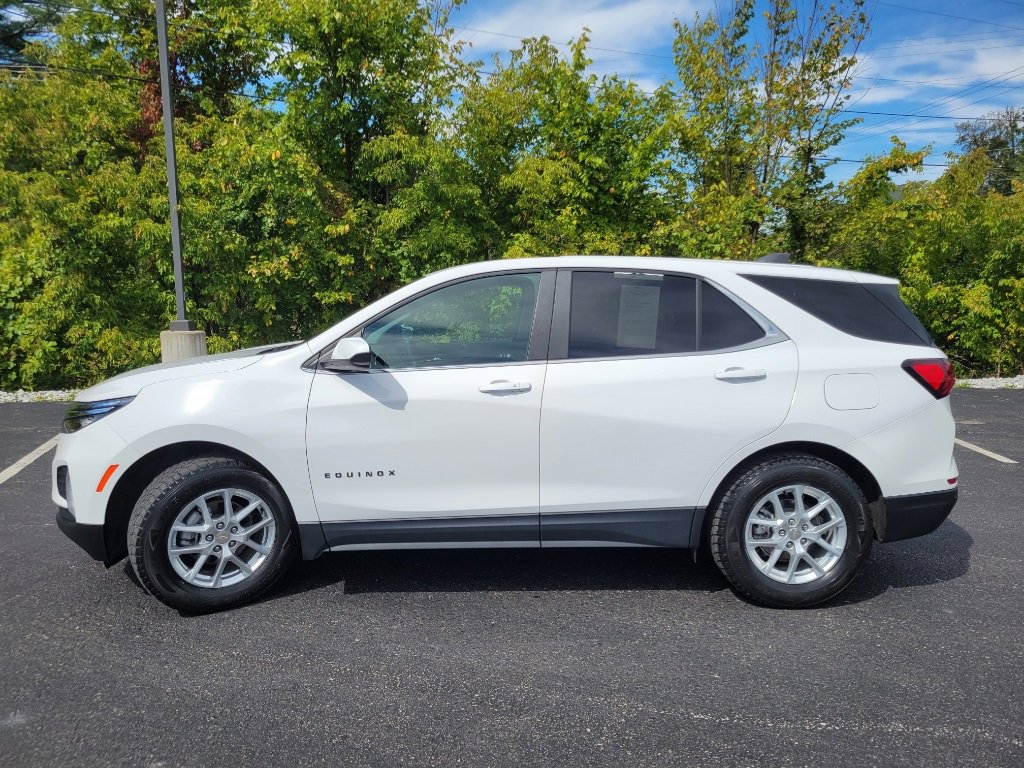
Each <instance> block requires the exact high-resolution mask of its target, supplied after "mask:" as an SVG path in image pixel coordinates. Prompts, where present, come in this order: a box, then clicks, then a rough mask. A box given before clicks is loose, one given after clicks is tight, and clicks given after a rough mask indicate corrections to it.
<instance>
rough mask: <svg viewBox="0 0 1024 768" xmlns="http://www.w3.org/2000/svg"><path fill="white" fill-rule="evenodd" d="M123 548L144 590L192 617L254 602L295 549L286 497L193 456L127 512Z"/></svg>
mask: <svg viewBox="0 0 1024 768" xmlns="http://www.w3.org/2000/svg"><path fill="white" fill-rule="evenodd" d="M128 551H129V554H130V558H131V563H132V567H133V568H134V570H135V574H136V576H138V578H139V581H141V582H142V584H143V586H145V587H146V589H147V590H149V592H151V593H152V594H153V595H154V596H156V597H157V598H158V599H160V600H162V601H163V602H165V603H167V604H168V605H171V606H173V607H175V608H178V609H180V610H184V611H189V612H193V613H205V612H209V611H217V610H222V609H225V608H233V607H235V606H238V605H242V604H244V603H246V602H249V601H250V600H253V599H254V598H256V597H257V596H258V595H260V594H261V593H262V592H264V591H265V590H267V589H269V588H270V586H271V585H273V584H274V582H276V581H277V580H278V579H279V578H280V577H281V576H282V575H283V574H284V572H285V570H286V569H287V567H288V566H289V565H290V564H291V562H292V560H294V559H295V555H296V552H297V550H296V544H295V536H294V527H293V525H292V518H291V511H290V508H289V506H288V501H287V499H286V498H285V497H284V494H282V493H281V491H280V490H279V489H278V488H277V486H276V485H274V484H273V483H272V482H270V480H268V479H267V478H266V477H264V476H263V475H262V474H260V473H259V472H257V471H255V470H254V469H252V468H250V467H248V466H247V465H245V464H243V463H242V462H239V461H237V460H235V459H229V458H222V457H204V458H198V459H190V460H188V461H183V462H181V463H180V464H176V465H174V466H173V467H170V468H169V469H167V470H165V471H164V472H162V473H161V474H160V475H158V476H157V477H156V479H154V480H153V482H152V483H150V485H149V486H148V487H147V488H146V490H145V491H143V493H142V495H141V496H140V497H139V500H138V501H137V502H136V504H135V508H134V510H133V511H132V516H131V520H130V522H129V525H128Z"/></svg>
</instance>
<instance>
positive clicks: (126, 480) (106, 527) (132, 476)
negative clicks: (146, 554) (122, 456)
mask: <svg viewBox="0 0 1024 768" xmlns="http://www.w3.org/2000/svg"><path fill="white" fill-rule="evenodd" d="M203 456H223V457H225V458H231V459H236V460H238V461H240V462H243V463H244V464H247V465H248V466H250V467H251V468H252V469H254V470H257V471H258V472H260V473H261V474H262V475H264V476H265V477H266V478H267V479H268V480H269V481H270V482H272V483H273V484H274V485H276V486H277V487H278V489H279V490H280V491H281V493H282V495H284V496H285V498H286V499H287V498H288V496H287V494H286V493H285V491H284V487H283V486H282V485H281V483H280V481H279V480H278V479H277V478H276V477H274V474H273V473H272V472H271V471H270V470H269V469H267V467H266V466H264V465H263V464H261V463H260V462H259V461H257V460H256V459H254V458H253V457H252V456H250V455H249V454H247V453H245V452H244V451H240V450H239V449H237V448H233V447H231V446H229V445H224V444H223V443H217V442H211V441H204V440H191V441H185V442H180V443H170V444H168V445H164V446H161V447H159V448H155V449H154V450H152V451H150V452H149V453H147V454H145V455H144V456H142V457H141V458H140V459H138V460H137V461H135V462H133V463H132V465H131V466H130V467H128V469H126V470H125V472H124V474H122V475H121V477H120V478H119V479H118V481H117V484H116V485H114V488H113V490H112V491H111V493H110V498H109V499H108V500H107V506H106V510H105V511H106V514H105V515H104V524H103V538H104V541H105V542H106V545H107V560H106V561H105V563H104V565H106V566H107V567H110V566H111V565H114V564H115V563H117V562H119V561H121V560H123V559H124V558H125V557H127V556H128V544H127V538H126V537H127V535H128V521H129V518H131V515H132V509H133V508H134V507H135V502H136V501H138V499H139V496H141V495H142V492H143V491H144V490H145V489H146V486H148V485H149V484H150V483H151V482H152V481H153V479H154V478H155V477H156V476H157V475H159V474H160V473H161V472H163V471H164V470H165V469H167V468H168V467H171V466H174V465H175V464H177V463H178V462H180V461H184V460H185V459H195V458H200V457H203ZM293 516H294V515H293Z"/></svg>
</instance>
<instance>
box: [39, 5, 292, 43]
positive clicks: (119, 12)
mask: <svg viewBox="0 0 1024 768" xmlns="http://www.w3.org/2000/svg"><path fill="white" fill-rule="evenodd" d="M24 1H25V3H26V4H27V5H41V6H45V7H47V8H56V9H62V10H67V11H78V12H82V13H94V14H98V15H100V16H108V17H110V18H113V19H132V20H133V21H142V22H145V23H147V24H150V23H152V24H155V23H156V18H155V17H152V16H135V15H133V14H131V13H130V12H128V11H126V10H125V9H123V8H118V9H116V10H113V11H108V10H105V9H102V8H83V7H82V6H80V5H66V4H64V3H54V2H50V0H24ZM174 25H175V26H177V27H180V28H182V29H191V30H195V31H197V32H211V33H214V34H218V35H229V36H231V37H240V38H243V39H246V40H257V41H260V42H264V43H272V44H274V45H284V44H285V43H283V42H282V41H280V40H274V39H272V38H269V37H262V36H260V35H251V34H248V33H246V32H233V31H230V30H226V29H221V28H218V27H210V26H206V25H204V24H196V23H194V22H189V21H182V20H174Z"/></svg>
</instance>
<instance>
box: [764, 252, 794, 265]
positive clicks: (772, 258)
mask: <svg viewBox="0 0 1024 768" xmlns="http://www.w3.org/2000/svg"><path fill="white" fill-rule="evenodd" d="M758 261H760V262H763V263H765V264H789V254H788V253H785V252H782V253H766V254H765V255H764V256H762V257H761V258H759V259H758Z"/></svg>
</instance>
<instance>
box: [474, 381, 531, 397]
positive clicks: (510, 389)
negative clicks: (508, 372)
mask: <svg viewBox="0 0 1024 768" xmlns="http://www.w3.org/2000/svg"><path fill="white" fill-rule="evenodd" d="M531 389H533V385H532V384H531V383H530V382H528V381H506V380H504V379H502V380H500V381H492V382H491V383H490V384H483V385H481V386H480V391H481V392H483V393H484V394H488V395H504V394H513V393H515V392H529V391H530V390H531Z"/></svg>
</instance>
